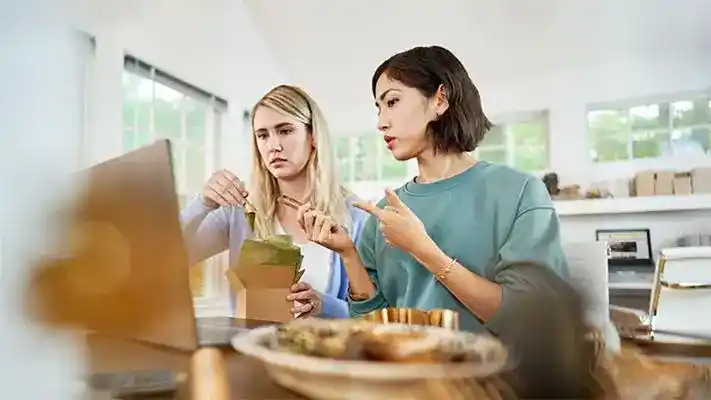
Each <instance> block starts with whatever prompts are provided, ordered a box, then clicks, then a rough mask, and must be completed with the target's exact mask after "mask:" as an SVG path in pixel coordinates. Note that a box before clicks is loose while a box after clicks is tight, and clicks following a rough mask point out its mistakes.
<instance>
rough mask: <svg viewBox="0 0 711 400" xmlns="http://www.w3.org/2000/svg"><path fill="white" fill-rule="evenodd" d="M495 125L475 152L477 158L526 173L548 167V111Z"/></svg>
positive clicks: (521, 116) (518, 117) (520, 116)
mask: <svg viewBox="0 0 711 400" xmlns="http://www.w3.org/2000/svg"><path fill="white" fill-rule="evenodd" d="M495 124H496V125H495V126H494V127H493V128H492V129H491V130H490V131H489V132H487V134H486V136H484V140H483V141H482V142H481V144H479V147H478V148H477V149H476V150H475V151H474V155H475V156H476V157H477V158H479V159H482V160H486V161H489V162H493V163H497V164H504V165H508V166H510V167H513V168H516V169H519V170H521V171H527V172H535V171H542V170H545V169H546V168H548V113H546V112H538V113H533V114H526V115H519V116H517V117H515V118H510V119H508V120H507V121H505V122H498V123H496V122H495Z"/></svg>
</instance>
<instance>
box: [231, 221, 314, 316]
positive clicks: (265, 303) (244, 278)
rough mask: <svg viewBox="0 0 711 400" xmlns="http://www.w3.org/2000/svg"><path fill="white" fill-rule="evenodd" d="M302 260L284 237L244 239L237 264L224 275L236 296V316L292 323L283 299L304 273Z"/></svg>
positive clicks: (299, 252) (296, 247) (288, 307)
mask: <svg viewBox="0 0 711 400" xmlns="http://www.w3.org/2000/svg"><path fill="white" fill-rule="evenodd" d="M302 258H303V257H302V255H301V249H300V248H299V247H298V246H295V245H294V244H293V243H292V241H291V237H289V236H286V235H279V236H274V237H270V238H268V239H266V240H253V239H247V240H245V242H244V243H243V244H242V249H241V251H240V257H239V260H238V262H237V264H235V265H233V266H232V267H230V268H229V269H228V270H227V272H226V275H227V279H228V281H229V282H230V286H231V287H232V290H233V292H234V293H235V316H236V317H237V318H247V319H259V320H264V321H274V322H286V321H289V320H291V319H292V315H291V312H290V309H291V303H289V302H287V301H286V296H287V295H289V292H290V287H291V286H292V285H293V284H294V283H296V282H298V281H299V279H301V276H302V275H303V273H304V270H303V269H301V260H302Z"/></svg>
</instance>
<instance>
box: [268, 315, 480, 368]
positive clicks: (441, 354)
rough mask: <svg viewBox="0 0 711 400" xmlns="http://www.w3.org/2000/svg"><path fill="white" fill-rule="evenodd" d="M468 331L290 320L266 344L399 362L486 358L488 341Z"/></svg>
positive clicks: (319, 354)
mask: <svg viewBox="0 0 711 400" xmlns="http://www.w3.org/2000/svg"><path fill="white" fill-rule="evenodd" d="M477 338H478V336H477V335H474V334H469V333H466V334H465V333H458V332H455V331H451V330H447V329H442V328H433V327H426V326H416V325H399V324H390V325H382V324H377V323H372V322H368V321H363V320H321V319H316V318H309V319H300V320H294V321H291V322H288V323H286V324H284V325H282V326H280V327H279V328H277V330H276V333H275V335H274V336H273V337H272V338H271V341H270V343H267V345H268V346H270V347H271V348H272V349H275V350H279V351H284V352H289V353H294V354H302V355H308V356H312V357H322V358H330V359H340V360H363V361H379V362H398V363H451V362H473V361H474V362H476V361H485V360H484V357H485V356H483V355H485V354H487V353H489V352H487V351H486V349H483V348H482V347H481V346H485V345H486V344H485V343H486V342H483V341H480V340H477Z"/></svg>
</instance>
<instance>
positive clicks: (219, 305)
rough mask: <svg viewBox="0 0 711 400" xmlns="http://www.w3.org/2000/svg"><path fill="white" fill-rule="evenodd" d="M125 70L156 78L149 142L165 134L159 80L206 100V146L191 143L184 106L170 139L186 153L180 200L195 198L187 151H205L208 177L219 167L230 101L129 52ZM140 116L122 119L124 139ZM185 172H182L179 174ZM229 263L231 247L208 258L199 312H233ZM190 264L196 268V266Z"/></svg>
mask: <svg viewBox="0 0 711 400" xmlns="http://www.w3.org/2000/svg"><path fill="white" fill-rule="evenodd" d="M122 73H123V74H132V75H134V76H136V77H138V78H140V79H146V80H149V81H152V82H153V87H152V90H153V93H152V100H151V107H150V110H149V115H148V118H149V129H148V143H152V142H154V141H155V140H156V139H159V138H161V137H163V136H161V135H160V134H159V133H158V132H156V127H155V101H156V94H155V92H156V88H155V84H156V83H159V84H161V85H163V86H166V87H168V88H170V89H172V90H175V91H177V92H179V93H180V94H182V95H183V96H184V97H189V98H190V99H191V100H192V101H195V102H199V103H202V104H203V105H204V106H205V132H204V134H205V137H204V144H203V146H191V144H190V142H189V139H188V138H187V130H188V126H187V122H186V114H185V111H184V110H182V111H181V122H180V124H181V132H180V138H179V139H178V140H177V142H178V143H176V140H175V139H170V141H171V143H172V144H177V145H178V148H180V149H181V151H180V154H178V155H177V156H179V157H182V161H183V165H185V167H184V169H183V171H177V170H176V168H175V167H174V168H173V172H174V174H176V178H177V179H176V201H180V200H181V198H187V199H192V198H193V197H194V196H195V194H196V193H195V191H192V190H190V189H189V188H187V187H186V186H187V185H188V184H189V182H188V181H189V174H188V172H187V169H186V168H187V154H188V152H189V151H190V149H191V148H194V149H197V150H198V151H202V152H203V154H204V160H205V168H204V171H205V177H204V179H207V178H208V177H209V175H210V174H211V172H212V171H214V170H216V169H217V167H218V166H219V165H220V161H221V160H220V152H219V142H220V137H221V135H222V129H223V121H224V118H225V116H226V114H227V110H228V103H227V101H226V100H224V99H222V98H220V97H219V96H216V95H214V94H212V93H209V92H207V91H205V90H203V89H200V88H198V87H196V86H194V85H192V84H190V83H187V82H185V81H183V80H181V79H179V78H177V77H175V76H174V75H172V74H169V73H167V72H165V71H163V70H161V69H159V68H157V67H155V66H153V65H151V64H148V63H147V62H145V61H142V60H140V59H138V58H136V57H134V56H132V55H129V54H125V55H124V65H123V71H122ZM122 94H123V95H124V99H125V94H126V93H125V91H123V90H122ZM124 101H125V100H124ZM136 119H137V117H135V116H134V121H133V123H132V125H130V129H127V128H129V127H127V126H126V125H125V124H124V120H123V119H122V122H121V125H122V129H121V135H122V141H123V140H124V135H125V134H126V132H128V131H129V130H132V131H133V132H136V131H138V123H137V120H136ZM171 147H172V149H173V151H175V149H176V146H175V145H173V146H171ZM181 172H182V176H177V175H178V174H179V173H181ZM228 265H229V257H228V252H227V251H225V252H223V253H221V254H218V255H216V256H214V257H211V258H209V259H207V260H205V261H204V264H203V272H202V277H203V280H202V295H201V296H198V297H193V304H194V308H195V313H196V315H198V316H210V315H230V314H231V312H232V310H231V299H230V288H229V282H228V281H227V279H226V278H225V275H224V272H225V269H226V268H227V266H228ZM190 267H191V268H193V266H190Z"/></svg>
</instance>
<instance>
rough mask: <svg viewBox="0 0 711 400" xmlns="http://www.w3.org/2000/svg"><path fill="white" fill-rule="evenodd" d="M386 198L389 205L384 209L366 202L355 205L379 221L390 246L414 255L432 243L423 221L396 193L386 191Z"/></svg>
mask: <svg viewBox="0 0 711 400" xmlns="http://www.w3.org/2000/svg"><path fill="white" fill-rule="evenodd" d="M385 198H386V199H387V205H386V206H385V207H383V208H378V207H377V206H375V205H373V204H370V203H366V202H356V203H355V204H354V205H355V206H356V207H358V208H360V209H361V210H363V211H365V212H367V213H369V214H371V215H372V216H374V217H375V218H377V219H378V221H379V226H380V232H381V233H382V235H383V238H384V239H385V242H386V243H387V244H388V245H390V246H392V247H395V248H398V249H400V250H402V251H404V252H406V253H409V254H412V255H414V253H415V250H418V249H420V248H422V247H424V246H427V245H429V244H431V243H432V239H431V238H430V237H429V235H428V234H427V231H426V230H425V226H424V225H423V224H422V221H420V219H419V218H418V217H417V215H415V213H413V212H412V210H410V209H409V208H408V207H407V206H406V205H405V203H403V202H402V200H400V198H399V197H397V195H396V194H395V192H393V191H392V190H390V189H386V190H385Z"/></svg>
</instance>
